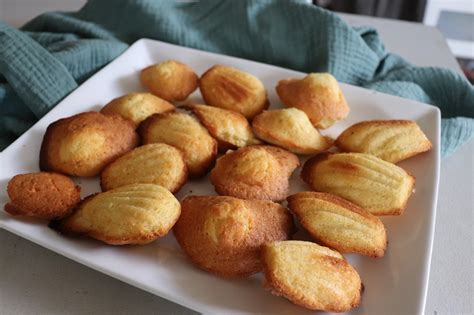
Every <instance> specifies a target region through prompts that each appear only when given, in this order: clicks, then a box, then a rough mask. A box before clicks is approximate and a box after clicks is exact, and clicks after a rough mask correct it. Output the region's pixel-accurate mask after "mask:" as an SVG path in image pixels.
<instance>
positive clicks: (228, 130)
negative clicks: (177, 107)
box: [184, 104, 261, 152]
mask: <svg viewBox="0 0 474 315" xmlns="http://www.w3.org/2000/svg"><path fill="white" fill-rule="evenodd" d="M184 108H186V109H189V110H191V111H192V112H193V114H194V115H196V116H197V118H198V119H199V120H200V121H201V123H202V124H203V125H204V126H205V127H206V128H207V130H208V131H209V133H210V134H211V136H213V137H214V138H215V139H216V140H217V143H218V145H219V150H220V151H221V152H225V151H227V150H233V149H237V148H241V147H245V146H248V145H253V144H260V143H261V142H260V140H258V139H257V138H256V137H255V135H254V134H253V132H252V128H250V124H249V122H248V121H247V119H246V118H245V117H244V116H243V115H242V114H240V113H238V112H235V111H232V110H227V109H223V108H219V107H214V106H208V105H201V104H190V105H186V106H184Z"/></svg>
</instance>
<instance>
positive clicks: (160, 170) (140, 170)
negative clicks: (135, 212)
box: [100, 143, 188, 193]
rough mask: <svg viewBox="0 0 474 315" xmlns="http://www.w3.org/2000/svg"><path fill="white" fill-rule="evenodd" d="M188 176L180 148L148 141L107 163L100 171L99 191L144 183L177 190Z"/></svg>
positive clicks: (172, 190)
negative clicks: (100, 189)
mask: <svg viewBox="0 0 474 315" xmlns="http://www.w3.org/2000/svg"><path fill="white" fill-rule="evenodd" d="M187 178H188V170H187V167H186V163H185V162H184V157H183V153H181V151H180V150H178V149H176V148H175V147H172V146H170V145H167V144H165V143H150V144H146V145H143V146H140V147H138V148H135V149H133V150H132V151H130V152H128V153H127V154H125V155H123V156H121V157H120V158H118V159H117V160H115V161H114V162H112V163H111V164H109V165H108V166H107V167H106V168H105V169H104V171H103V172H102V174H101V177H100V184H101V186H102V190H103V191H106V190H110V189H114V188H118V187H120V186H125V185H129V184H138V183H148V184H156V185H160V186H163V187H164V188H166V189H168V190H169V191H171V192H172V193H175V192H177V191H178V190H179V189H180V188H181V187H182V186H183V185H184V184H185V183H186V180H187Z"/></svg>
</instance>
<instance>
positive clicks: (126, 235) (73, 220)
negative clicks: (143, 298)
mask: <svg viewBox="0 0 474 315" xmlns="http://www.w3.org/2000/svg"><path fill="white" fill-rule="evenodd" d="M180 213H181V206H180V204H179V202H178V200H176V198H175V197H174V196H173V194H172V193H171V192H169V191H168V190H166V189H165V188H163V187H161V186H159V185H154V184H132V185H127V186H122V187H119V188H116V189H112V190H109V191H107V192H103V193H99V194H96V195H93V196H90V197H88V198H86V199H85V200H84V201H82V202H81V204H80V205H79V207H78V208H77V209H76V211H75V212H74V213H73V214H72V215H71V216H69V217H67V218H65V219H64V220H62V221H59V222H57V223H55V227H56V228H57V229H58V230H59V231H61V232H63V233H66V234H72V235H84V236H89V237H92V238H95V239H98V240H100V241H103V242H105V243H107V244H110V245H125V244H147V243H150V242H152V241H154V240H156V239H157V238H159V237H162V236H165V235H166V234H167V233H168V231H169V230H170V229H171V228H172V227H173V225H174V224H175V223H176V221H177V220H178V217H179V215H180Z"/></svg>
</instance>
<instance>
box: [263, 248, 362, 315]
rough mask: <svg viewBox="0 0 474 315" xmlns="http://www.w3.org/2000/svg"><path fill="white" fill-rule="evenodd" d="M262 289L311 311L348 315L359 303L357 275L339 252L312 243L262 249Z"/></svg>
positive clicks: (360, 284)
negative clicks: (263, 279)
mask: <svg viewBox="0 0 474 315" xmlns="http://www.w3.org/2000/svg"><path fill="white" fill-rule="evenodd" d="M263 263H264V272H265V280H266V282H265V286H266V287H267V288H269V289H270V290H271V292H272V293H273V294H275V295H278V296H283V297H285V298H287V299H288V300H290V301H291V302H293V303H295V304H297V305H300V306H303V307H306V308H308V309H312V310H321V311H325V312H347V311H349V310H351V309H353V308H355V307H357V306H359V303H360V295H361V290H362V283H361V280H360V276H359V274H358V273H357V271H356V270H355V269H354V268H353V267H352V266H351V265H350V264H349V263H348V262H347V260H345V259H344V257H343V256H342V255H341V254H339V253H338V252H336V251H334V250H331V249H329V248H327V247H323V246H319V245H317V244H315V243H311V242H303V241H281V242H273V243H269V244H267V245H266V246H265V247H264V249H263Z"/></svg>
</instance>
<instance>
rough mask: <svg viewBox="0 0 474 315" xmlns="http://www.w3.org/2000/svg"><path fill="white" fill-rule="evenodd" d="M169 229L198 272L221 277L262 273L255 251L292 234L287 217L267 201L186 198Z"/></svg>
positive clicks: (259, 251) (284, 210) (290, 219)
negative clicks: (174, 223)
mask: <svg viewBox="0 0 474 315" xmlns="http://www.w3.org/2000/svg"><path fill="white" fill-rule="evenodd" d="M181 207H182V214H181V216H180V218H179V220H178V222H177V223H176V225H175V227H174V228H173V232H174V235H175V236H176V239H177V241H178V243H179V244H180V246H181V248H182V249H183V251H184V252H185V253H186V255H187V256H188V257H189V258H190V259H191V261H192V262H193V263H194V264H196V265H197V266H198V267H199V268H201V269H204V270H207V271H209V272H212V273H215V274H218V275H221V276H225V277H245V276H248V275H251V274H253V273H256V272H259V271H261V270H262V263H261V259H260V258H261V248H262V246H263V245H264V244H265V243H267V242H272V241H279V240H286V239H288V238H289V237H290V236H291V234H292V233H293V232H294V225H293V219H292V217H291V214H290V213H289V212H288V211H287V210H286V209H285V208H284V207H282V206H281V205H279V204H277V203H273V202H271V201H263V200H243V199H238V198H234V197H226V196H190V197H186V198H185V199H184V200H183V201H182V204H181Z"/></svg>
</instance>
